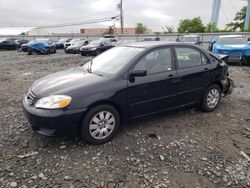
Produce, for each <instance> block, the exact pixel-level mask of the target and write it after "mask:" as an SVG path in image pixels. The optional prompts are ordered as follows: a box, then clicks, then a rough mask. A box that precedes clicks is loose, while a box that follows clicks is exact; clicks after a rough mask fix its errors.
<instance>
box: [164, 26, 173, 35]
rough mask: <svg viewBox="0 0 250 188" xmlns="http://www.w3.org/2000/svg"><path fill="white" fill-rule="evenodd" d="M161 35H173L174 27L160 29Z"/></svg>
mask: <svg viewBox="0 0 250 188" xmlns="http://www.w3.org/2000/svg"><path fill="white" fill-rule="evenodd" d="M162 30H163V33H164V34H167V33H173V32H174V27H173V26H167V25H165V26H163V27H162Z"/></svg>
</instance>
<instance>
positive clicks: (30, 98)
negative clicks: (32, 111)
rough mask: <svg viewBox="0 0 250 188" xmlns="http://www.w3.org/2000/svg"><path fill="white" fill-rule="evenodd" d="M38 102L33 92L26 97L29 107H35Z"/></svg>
mask: <svg viewBox="0 0 250 188" xmlns="http://www.w3.org/2000/svg"><path fill="white" fill-rule="evenodd" d="M36 100H37V97H36V95H35V94H34V93H33V92H32V91H29V92H28V94H27V95H26V97H25V102H26V103H27V104H28V105H33V104H34V103H35V101H36Z"/></svg>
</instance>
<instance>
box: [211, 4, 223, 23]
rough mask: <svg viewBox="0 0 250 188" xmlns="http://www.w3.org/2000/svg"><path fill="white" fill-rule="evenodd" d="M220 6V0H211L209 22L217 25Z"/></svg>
mask: <svg viewBox="0 0 250 188" xmlns="http://www.w3.org/2000/svg"><path fill="white" fill-rule="evenodd" d="M220 6H221V0H214V1H213V8H212V15H211V20H210V23H211V24H215V25H216V26H217V24H218V20H219V14H220Z"/></svg>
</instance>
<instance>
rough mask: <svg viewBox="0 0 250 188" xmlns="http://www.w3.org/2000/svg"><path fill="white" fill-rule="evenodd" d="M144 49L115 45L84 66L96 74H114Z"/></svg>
mask: <svg viewBox="0 0 250 188" xmlns="http://www.w3.org/2000/svg"><path fill="white" fill-rule="evenodd" d="M143 50H144V48H137V47H115V48H112V49H110V50H108V51H106V52H104V53H102V54H101V55H99V56H97V57H96V58H94V59H92V60H91V61H89V62H87V63H85V64H84V65H83V66H82V68H83V69H84V71H87V72H90V73H94V74H108V75H114V74H117V73H118V72H119V71H120V70H121V69H122V68H123V67H124V66H125V65H126V64H127V63H128V62H129V61H130V60H132V59H133V58H134V57H135V56H136V55H137V54H139V53H140V52H141V51H143Z"/></svg>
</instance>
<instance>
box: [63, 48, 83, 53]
mask: <svg viewBox="0 0 250 188" xmlns="http://www.w3.org/2000/svg"><path fill="white" fill-rule="evenodd" d="M65 53H67V54H79V53H80V50H79V49H65Z"/></svg>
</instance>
